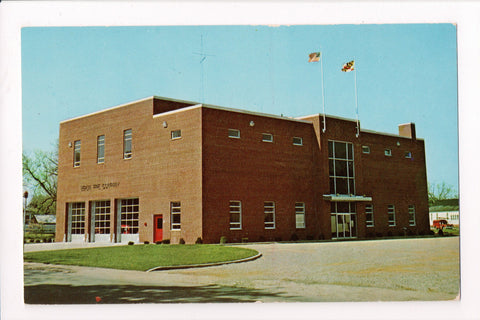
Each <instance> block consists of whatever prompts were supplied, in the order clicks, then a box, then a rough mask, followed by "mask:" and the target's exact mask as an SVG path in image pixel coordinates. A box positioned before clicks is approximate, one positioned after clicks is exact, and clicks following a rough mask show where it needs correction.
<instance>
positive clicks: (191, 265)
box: [146, 253, 262, 272]
mask: <svg viewBox="0 0 480 320" xmlns="http://www.w3.org/2000/svg"><path fill="white" fill-rule="evenodd" d="M261 256H262V254H261V253H259V254H257V255H254V256H251V257H248V258H243V259H239V260H232V261H222V262H213V263H202V264H188V265H180V266H168V267H154V268H151V269H148V270H147V271H146V272H151V271H164V270H175V269H189V268H204V267H214V266H221V265H224V264H232V263H241V262H248V261H253V260H256V259H258V258H260V257H261Z"/></svg>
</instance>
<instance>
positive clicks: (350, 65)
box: [342, 60, 355, 72]
mask: <svg viewBox="0 0 480 320" xmlns="http://www.w3.org/2000/svg"><path fill="white" fill-rule="evenodd" d="M354 65H355V60H352V61H350V62H347V63H345V64H344V65H343V68H342V71H343V72H350V71H353V70H355V68H354V67H353V66H354Z"/></svg>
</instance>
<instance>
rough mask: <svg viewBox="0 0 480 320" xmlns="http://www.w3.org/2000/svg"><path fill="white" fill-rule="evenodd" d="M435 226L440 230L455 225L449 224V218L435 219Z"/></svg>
mask: <svg viewBox="0 0 480 320" xmlns="http://www.w3.org/2000/svg"><path fill="white" fill-rule="evenodd" d="M433 227H434V228H436V229H439V230H443V228H448V229H451V228H452V227H453V225H452V224H449V223H448V221H447V220H433Z"/></svg>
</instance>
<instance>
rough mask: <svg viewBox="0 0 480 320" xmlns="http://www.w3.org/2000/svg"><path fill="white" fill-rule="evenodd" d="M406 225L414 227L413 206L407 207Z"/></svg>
mask: <svg viewBox="0 0 480 320" xmlns="http://www.w3.org/2000/svg"><path fill="white" fill-rule="evenodd" d="M408 224H409V225H411V226H414V225H415V206H414V205H410V206H408Z"/></svg>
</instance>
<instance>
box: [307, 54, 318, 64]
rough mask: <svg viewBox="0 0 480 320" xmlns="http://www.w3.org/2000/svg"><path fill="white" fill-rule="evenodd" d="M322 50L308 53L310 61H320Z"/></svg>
mask: <svg viewBox="0 0 480 320" xmlns="http://www.w3.org/2000/svg"><path fill="white" fill-rule="evenodd" d="M320 55H321V53H320V52H313V53H310V54H309V55H308V62H318V61H320Z"/></svg>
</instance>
